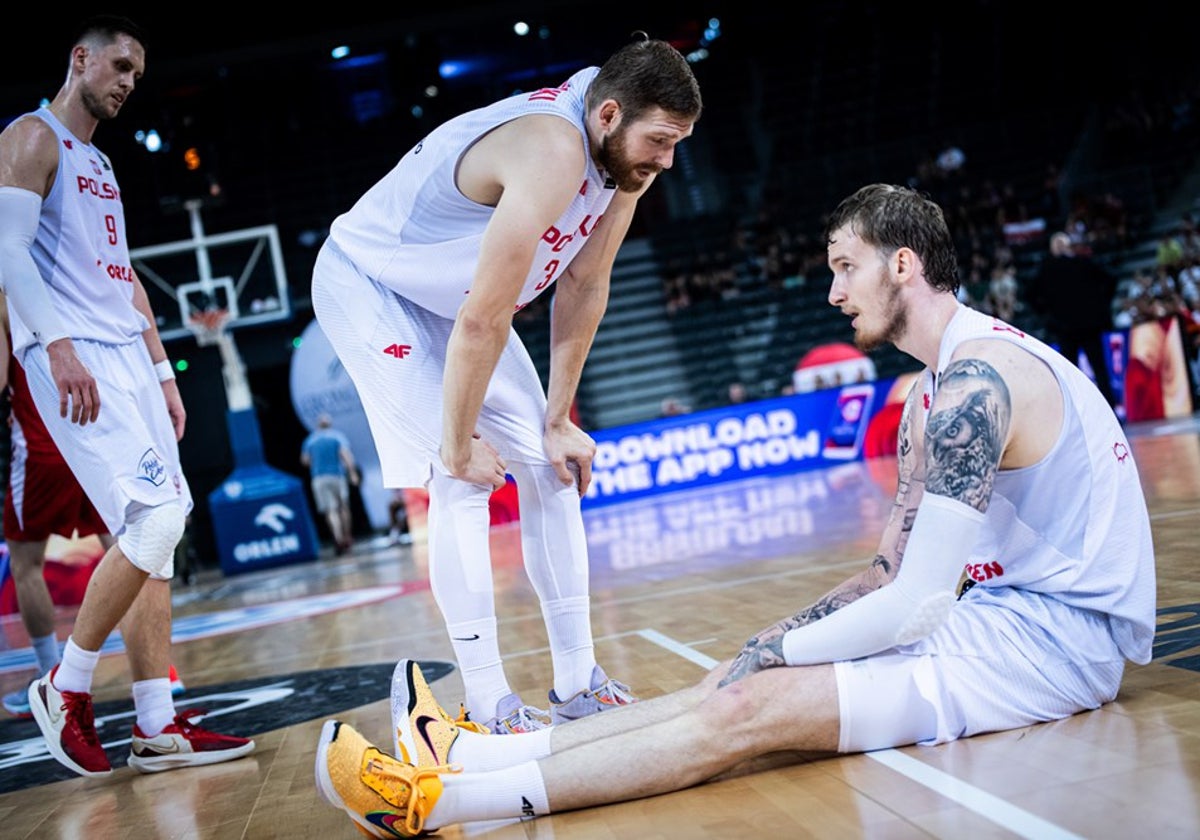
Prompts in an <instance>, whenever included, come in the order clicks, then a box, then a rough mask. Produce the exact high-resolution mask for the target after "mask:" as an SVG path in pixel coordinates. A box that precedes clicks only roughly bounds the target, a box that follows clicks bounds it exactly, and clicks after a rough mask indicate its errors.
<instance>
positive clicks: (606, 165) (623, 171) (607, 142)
mask: <svg viewBox="0 0 1200 840" xmlns="http://www.w3.org/2000/svg"><path fill="white" fill-rule="evenodd" d="M626 152H627V144H626V142H625V129H624V128H618V129H617V130H616V131H614V132H612V133H611V134H609V135H607V136H605V137H604V138H603V139H601V141H600V148H598V149H597V150H596V161H597V162H598V163H599V164H600V168H601V169H603V170H604V173H605V174H606V175H608V177H609V178H612V180H613V182H614V183H615V184H616V185H617V189H619V190H620V191H621V192H629V193H635V192H637V191H638V190H640V189H641V188H642V187H643V186H644V185H645V183H646V182H645V181H644V180H638V179H637V178H636V177H635V175H634V170H635V169H637V167H636V166H633V165H632V164H631V163H630V162H629V156H628V154H626Z"/></svg>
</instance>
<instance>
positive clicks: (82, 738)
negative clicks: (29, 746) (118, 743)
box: [29, 665, 112, 776]
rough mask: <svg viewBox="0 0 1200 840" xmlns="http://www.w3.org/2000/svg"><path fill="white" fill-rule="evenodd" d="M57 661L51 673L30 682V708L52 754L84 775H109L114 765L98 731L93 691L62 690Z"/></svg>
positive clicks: (65, 765) (60, 761) (63, 763)
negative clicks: (57, 685) (56, 681)
mask: <svg viewBox="0 0 1200 840" xmlns="http://www.w3.org/2000/svg"><path fill="white" fill-rule="evenodd" d="M57 673H58V666H57V665H55V666H54V667H53V668H52V669H51V670H50V673H48V674H46V675H45V676H43V677H40V678H39V679H36V680H34V681H33V682H31V683H30V684H29V711H30V712H32V713H33V719H34V720H35V721H36V722H37V725H38V729H40V730H42V736H43V737H44V738H45V739H46V749H48V750H49V751H50V755H52V756H54V758H55V759H56V760H57V761H58V762H59V763H60V764H62V765H63V766H64V767H67V768H69V769H71V770H74V771H75V772H76V773H78V774H80V775H81V776H107V775H108V774H109V773H111V772H112V765H111V764H110V763H109V761H108V756H107V755H105V753H104V745H103V744H101V743H100V738H99V737H97V735H96V713H95V711H94V710H93V709H92V695H91V694H89V693H88V692H86V691H59V690H58V689H57V688H55V687H54V675H55V674H57Z"/></svg>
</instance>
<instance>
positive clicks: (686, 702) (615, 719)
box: [550, 662, 729, 754]
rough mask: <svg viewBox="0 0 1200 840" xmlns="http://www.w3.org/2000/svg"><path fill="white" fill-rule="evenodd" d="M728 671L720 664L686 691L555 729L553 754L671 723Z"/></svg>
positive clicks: (709, 693)
mask: <svg viewBox="0 0 1200 840" xmlns="http://www.w3.org/2000/svg"><path fill="white" fill-rule="evenodd" d="M728 668H729V662H723V663H721V664H720V665H718V666H717V667H716V668H713V669H712V670H711V671H710V672H709V673H708V674H706V675H705V677H704V678H703V679H702V680H701V681H700V682H698V683H696V684H695V685H693V686H691V687H690V688H685V689H681V690H679V691H672V692H671V693H670V694H663V695H660V696H658V697H648V698H646V699H644V700H640V701H638V702H637V703H630V704H629V705H627V706H617V707H615V708H613V709H608V710H606V711H604V712H602V713H601V714H598V715H588V716H587V717H582V718H579V719H578V720H573V721H570V722H569V723H562V724H559V725H558V726H555V727H554V728H553V730H552V731H551V734H550V748H551V751H552V752H553V753H556V754H557V753H561V752H566V751H567V750H571V749H573V748H575V747H578V746H580V745H583V744H588V743H591V742H593V741H598V740H601V739H603V738H611V737H613V736H615V735H620V734H623V733H626V732H632V731H634V730H636V729H641V728H642V727H645V726H653V725H655V724H659V723H663V722H664V721H668V720H672V719H674V718H677V717H679V716H680V715H682V714H684V713H686V712H689V711H691V710H692V709H695V708H696V707H697V706H699V705H700V704H701V703H703V702H704V701H705V700H706V699H707V698H708V697H710V696H712V694H713V693H714V692H715V691H716V690H717V683H718V682H719V681H720V679H721V677H722V676H723V675H724V674H725V672H726V670H728Z"/></svg>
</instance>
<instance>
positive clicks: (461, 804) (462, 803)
mask: <svg viewBox="0 0 1200 840" xmlns="http://www.w3.org/2000/svg"><path fill="white" fill-rule="evenodd" d="M493 737H495V736H493ZM509 739H510V736H507V735H504V736H501V737H500V738H498V740H509ZM549 813H550V801H549V799H548V798H547V796H546V783H545V782H543V781H542V771H541V769H540V768H539V767H538V763H537V762H536V761H527V762H525V763H524V764H518V765H517V766H516V767H509V768H508V769H507V770H492V771H490V772H486V773H475V772H471V773H445V774H443V775H442V795H441V796H440V797H438V801H437V804H436V805H434V806H433V810H432V811H430V812H429V817H428V818H427V819H426V820H425V828H426V829H427V830H429V831H432V830H433V829H436V828H441V827H442V826H445V825H452V824H454V823H461V822H474V821H476V820H503V819H512V818H515V817H533V816H543V815H545V814H549Z"/></svg>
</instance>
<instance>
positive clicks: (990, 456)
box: [722, 342, 1012, 684]
mask: <svg viewBox="0 0 1200 840" xmlns="http://www.w3.org/2000/svg"><path fill="white" fill-rule="evenodd" d="M989 343H990V344H993V345H994V344H997V342H989ZM940 380H941V381H940V383H939V388H938V390H937V393H936V395H935V397H934V401H933V406H932V410H931V412H930V415H929V421H928V428H927V429H926V430H925V434H924V436H923V442H924V457H923V458H920V457H918V456H917V455H916V453H915V452H913V451H906V450H905V448H904V447H903V446H902V447H901V456H902V458H903V457H908V456H911V457H913V458H914V459H915V460H916V462H917V463H922V462H923V467H924V476H923V477H924V482H923V487H922V486H921V482H920V481H919V479H920V478H921V474H920V473H919V471H918V470H917V469H916V468H915V467H912V466H911V465H910V466H909V468H908V470H909V471H908V472H907V473H906V472H905V471H904V468H903V467H902V468H901V474H900V479H901V485H902V486H901V487H900V488H899V490H898V493H897V503H896V507H895V508H893V511H892V516H891V519H890V520H889V523H888V529H887V531H885V538H884V540H883V542H882V543H881V547H880V553H879V554H878V555H877V557H876V560H875V562H873V563H872V565H871V567H870V568H869V569H868V570H866V571H865V572H863V573H860V574H859V575H857V576H855V577H854V578H851V579H850V580H849V581H847V582H846V583H845V584H843V585H842V586H840V587H838V588H836V589H834V590H833V591H832V592H831V593H829V594H828V595H826V596H825V597H823V598H822V599H821V600H820V601H818V602H817V603H816V604H814V605H813V606H812V607H809V608H808V609H806V610H804V611H802V612H800V613H798V614H797V615H795V616H793V617H792V618H790V619H785V620H784V621H782V622H780V623H778V624H777V625H775V626H773V627H772V628H768V630H766V631H764V633H762V634H760V635H759V636H756V637H755V638H753V639H751V640H750V641H749V642H747V644H746V647H745V648H743V650H742V652H741V653H740V654H739V655H738V657H737V658H736V659H735V660H734V661H733V663H732V664H731V666H730V669H729V671H728V673H727V674H726V676H725V678H724V679H723V680H722V684H726V683H729V682H732V681H734V680H737V679H741V678H742V677H744V676H745V675H747V674H749V673H753V672H754V671H757V670H761V669H762V668H768V667H776V666H779V665H786V664H793V665H798V664H817V663H821V662H834V661H837V660H841V659H853V658H857V657H859V656H866V655H869V654H871V653H876V652H878V651H880V650H884V649H886V648H888V647H892V646H893V645H895V644H898V643H904V642H911V641H916V639H918V638H921V637H922V636H924V635H927V634H928V633H930V632H932V630H933V629H936V627H937V626H938V625H939V624H940V623H941V621H942V620H944V618H945V615H947V614H948V613H949V608H950V606H952V604H953V600H954V598H953V593H954V589H955V586H956V584H957V581H958V577H959V573H960V571H961V569H962V566H963V563H964V562H966V560H967V557H968V555H969V552H970V549H971V547H972V545H973V543H974V539H975V536H976V534H977V533H978V528H979V526H980V524H981V523H982V519H983V512H984V511H985V510H986V509H987V505H988V501H989V500H990V498H991V493H992V488H993V486H994V483H995V476H996V471H997V470H998V469H999V465H1000V461H1001V458H1002V456H1003V453H1004V450H1005V447H1006V445H1007V441H1008V437H1009V428H1010V425H1011V416H1012V403H1011V398H1010V396H1009V392H1008V388H1007V386H1006V385H1005V382H1004V380H1003V378H1002V377H1001V376H1000V374H999V373H998V372H997V370H996V368H994V367H993V366H992V365H991V364H989V363H988V362H987V361H985V360H984V359H983V358H978V357H970V358H962V359H958V360H955V361H953V362H951V363H950V364H949V365H948V366H947V367H946V369H945V370H944V371H943V372H942V374H941V377H940ZM914 390H915V389H914ZM916 399H919V395H912V394H910V398H909V400H908V402H907V404H906V406H905V420H904V421H903V423H902V431H901V439H902V441H903V440H904V439H905V428H904V427H905V426H906V425H907V427H908V430H910V431H911V429H912V424H913V422H914V418H919V417H920V413H919V412H918V411H916V410H915V409H914V408H913V405H914V403H915V400H916ZM910 439H911V438H910ZM925 491H928V494H926V492H925ZM918 507H920V508H921V512H922V516H923V519H924V523H925V525H924V527H923V528H920V529H918V528H917V527H916V524H917V523H918V517H917V516H916V515H915V513H916V510H917V508H918ZM889 532H890V533H891V534H894V539H893V538H892V537H889V536H888V533H889ZM910 535H911V536H913V537H914V538H913V539H911V540H910V539H909V537H910ZM906 554H907V565H906V566H905V567H904V570H903V572H902V571H901V560H902V558H903V557H904V556H905V555H906ZM901 581H903V583H902V585H901ZM821 619H824V620H821Z"/></svg>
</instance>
